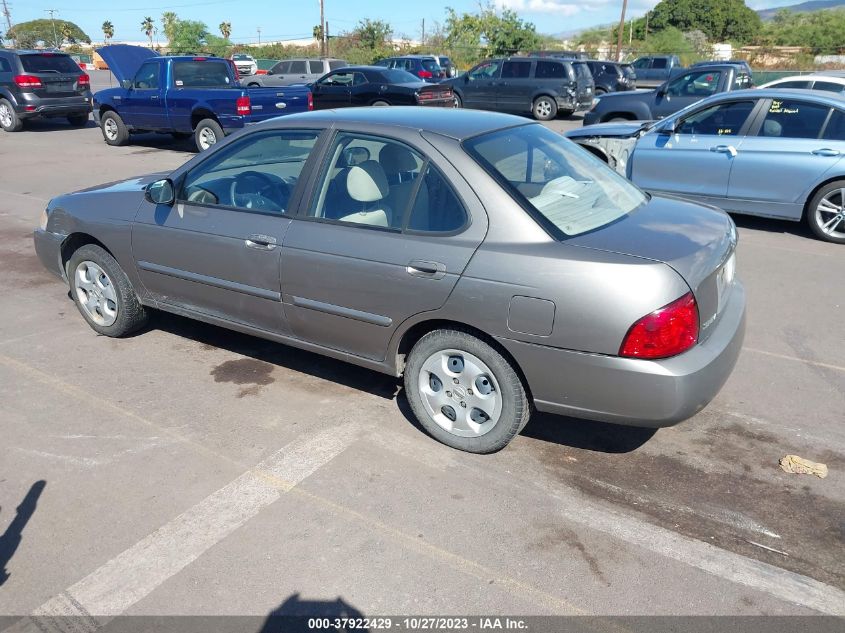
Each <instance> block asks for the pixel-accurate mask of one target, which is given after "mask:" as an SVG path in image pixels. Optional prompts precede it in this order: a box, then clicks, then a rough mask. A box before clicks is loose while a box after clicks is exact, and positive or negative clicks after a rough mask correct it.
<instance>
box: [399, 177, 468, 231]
mask: <svg viewBox="0 0 845 633" xmlns="http://www.w3.org/2000/svg"><path fill="white" fill-rule="evenodd" d="M466 220H467V215H466V211H465V210H464V207H463V205H462V204H461V203H460V201H458V197H457V196H456V195H455V192H454V191H452V187H450V186H449V185H448V184H447V183H446V179H445V178H443V176H441V175H440V172H438V171H437V170H436V169H435V168H434V167H433V166H432V165H429V166H428V168H427V169H426V170H425V175H424V176H423V181H422V183H421V184H420V188H419V191H418V193H417V197H416V199H415V200H414V207H413V208H412V209H411V216H410V218H409V219H408V230H409V231H420V232H425V233H452V232H454V231H457V230H458V229H460V228H461V227H463V225H464V224H466Z"/></svg>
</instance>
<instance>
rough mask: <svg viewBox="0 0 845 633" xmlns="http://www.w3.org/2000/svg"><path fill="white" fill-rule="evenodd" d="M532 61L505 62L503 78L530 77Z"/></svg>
mask: <svg viewBox="0 0 845 633" xmlns="http://www.w3.org/2000/svg"><path fill="white" fill-rule="evenodd" d="M530 74H531V62H505V63H504V64H502V79H528V77H529V75H530Z"/></svg>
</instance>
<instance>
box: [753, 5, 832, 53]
mask: <svg viewBox="0 0 845 633" xmlns="http://www.w3.org/2000/svg"><path fill="white" fill-rule="evenodd" d="M843 32H845V9H828V10H825V11H813V12H812V13H792V12H789V11H779V12H778V13H777V14H776V15H775V18H774V19H773V20H772V21H771V22H765V23H764V25H763V29H762V30H761V32H760V34H759V35H758V36H757V38H755V42H754V43H755V44H760V45H763V46H767V45H768V46H804V47H807V48H809V49H810V50H811V51H812V52H813V53H815V54H819V53H838V52H839V51H840V50H841V49H842V46H843V39H842V33H843Z"/></svg>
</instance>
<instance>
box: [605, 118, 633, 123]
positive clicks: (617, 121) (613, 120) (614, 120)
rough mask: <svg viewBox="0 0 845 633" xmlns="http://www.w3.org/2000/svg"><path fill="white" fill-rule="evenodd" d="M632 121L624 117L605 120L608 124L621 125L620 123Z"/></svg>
mask: <svg viewBox="0 0 845 633" xmlns="http://www.w3.org/2000/svg"><path fill="white" fill-rule="evenodd" d="M630 120H631V119H629V118H628V117H624V116H612V117H610V118H609V119H605V122H607V123H619V122H620V121H630Z"/></svg>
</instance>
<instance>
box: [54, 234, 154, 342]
mask: <svg viewBox="0 0 845 633" xmlns="http://www.w3.org/2000/svg"><path fill="white" fill-rule="evenodd" d="M67 273H68V280H69V281H70V294H71V297H72V298H73V300H74V302H75V303H76V307H77V308H79V312H80V313H81V314H82V316H83V317H85V320H86V321H88V325H90V326H91V328H92V329H93V330H94V331H96V332H98V333H100V334H103V335H105V336H112V337H120V336H126V335H127V334H131V333H132V332H134V331H135V330H138V329H140V328H141V327H143V326H144V325H145V324H146V322H147V312H146V310H145V309H144V306H142V305H141V302H140V301H138V297H137V295H136V294H135V290H134V289H133V288H132V284H131V283H130V281H129V278H128V277H127V276H126V273H124V272H123V269H121V267H120V265H119V264H118V263H117V260H115V258H114V257H112V256H111V255H110V254H109V252H108V251H106V250H105V249H104V248H102V247H100V246H97V245H96V244H86V245H85V246H82V247H80V248H79V249H77V250H76V251H75V252H74V253H73V255H71V257H70V260H69V261H68V265H67Z"/></svg>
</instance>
